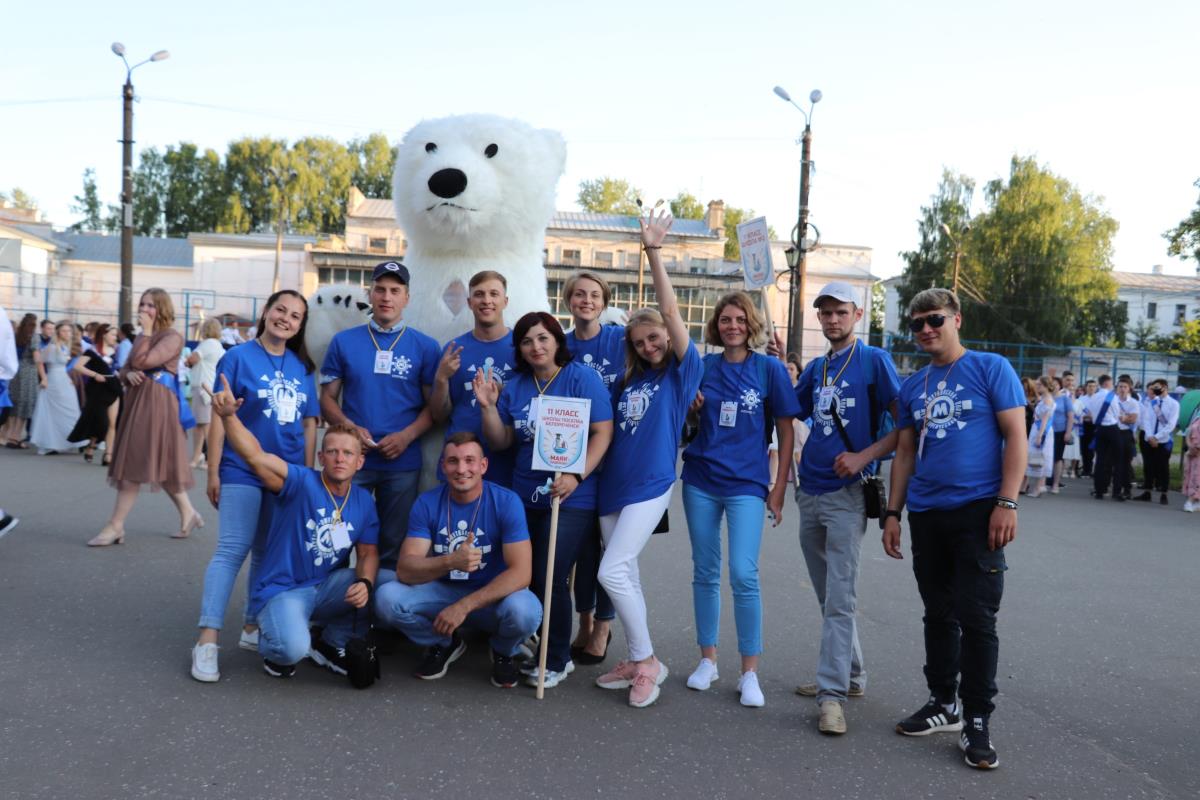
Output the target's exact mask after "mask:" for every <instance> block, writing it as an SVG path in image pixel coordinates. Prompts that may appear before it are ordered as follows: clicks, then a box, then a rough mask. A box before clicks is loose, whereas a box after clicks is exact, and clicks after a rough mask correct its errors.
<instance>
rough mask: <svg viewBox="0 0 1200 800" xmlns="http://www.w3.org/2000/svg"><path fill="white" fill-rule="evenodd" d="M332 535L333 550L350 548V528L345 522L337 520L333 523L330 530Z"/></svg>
mask: <svg viewBox="0 0 1200 800" xmlns="http://www.w3.org/2000/svg"><path fill="white" fill-rule="evenodd" d="M331 533H332V534H333V549H334V550H335V551H336V550H348V549H349V548H350V528H349V526H347V525H346V523H345V522H343V521H341V520H338V521H337V522H335V523H333V527H332V529H331Z"/></svg>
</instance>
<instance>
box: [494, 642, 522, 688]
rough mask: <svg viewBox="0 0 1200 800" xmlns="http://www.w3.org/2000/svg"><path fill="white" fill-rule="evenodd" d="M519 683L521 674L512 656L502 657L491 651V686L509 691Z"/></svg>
mask: <svg viewBox="0 0 1200 800" xmlns="http://www.w3.org/2000/svg"><path fill="white" fill-rule="evenodd" d="M520 682H521V672H520V670H518V669H517V665H516V663H515V662H514V661H513V657H512V656H503V655H500V654H499V653H497V652H496V651H495V650H493V651H492V686H495V687H497V688H499V689H511V688H513V687H514V686H516V685H517V684H518V683H520Z"/></svg>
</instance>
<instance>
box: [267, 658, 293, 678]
mask: <svg viewBox="0 0 1200 800" xmlns="http://www.w3.org/2000/svg"><path fill="white" fill-rule="evenodd" d="M263 672H265V673H267V674H268V675H270V676H271V677H272V678H290V677H292V676H293V675H295V674H296V665H295V664H276V663H275V662H274V661H272V660H271V659H269V658H264V659H263Z"/></svg>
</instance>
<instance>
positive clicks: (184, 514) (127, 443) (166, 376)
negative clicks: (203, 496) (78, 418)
mask: <svg viewBox="0 0 1200 800" xmlns="http://www.w3.org/2000/svg"><path fill="white" fill-rule="evenodd" d="M174 323H175V306H174V305H173V304H172V303H171V296H170V295H169V294H167V293H166V291H164V290H163V289H158V288H154V289H147V290H146V292H145V293H144V294H143V295H142V297H141V300H139V301H138V325H139V327H140V328H141V331H142V333H141V335H139V336H138V337H137V340H136V341H135V342H134V344H133V348H132V349H131V350H130V351H129V360H128V361H127V363H126V364H125V366H124V367H123V368H122V369H121V371H120V377H121V380H122V381H124V383H125V384H126V386H127V391H126V393H125V399H124V408H123V409H122V414H121V418H120V422H119V424H118V425H117V438H116V440H115V441H114V442H113V454H112V463H110V464H109V467H108V482H109V484H110V485H112V486H113V487H114V488H116V490H117V499H116V503H115V504H114V505H113V512H112V516H111V517H110V518H109V520H108V523H107V524H106V525H105V526H104V528H103V529H102V530H101V531H100V533H98V534H97V535H96V536H94V537H93V538H92V539H91V540H90V541H88V546H90V547H106V546H108V545H113V544H121V543H122V542H124V541H125V520H126V518H127V517H128V516H129V512H131V511H132V510H133V506H134V504H135V503H136V502H137V497H138V492H140V491H141V488H142V486H143V485H144V484H149V485H150V486H151V487H152V488H161V489H163V490H164V491H165V492H166V493H167V496H168V497H170V498H171V502H172V503H174V504H175V508H176V510H178V511H179V531H178V532H177V533H173V534H171V536H172V538H176V539H184V538H187V536H188V535H189V534H191V532H192V531H193V530H194V529H196V528H198V527H203V526H204V518H203V517H201V516H200V513H199V512H198V511H196V509H195V508H194V507H193V506H192V501H191V500H190V499H189V498H188V494H187V491H188V489H191V488H192V486H193V485H195V482H196V479H195V477H194V476H193V475H192V470H191V468H189V467H188V462H187V437H186V435H185V429H184V425H185V424H187V423H188V422H189V421H190V417H191V415H190V413H189V414H188V415H187V416H186V417H184V416H183V410H184V409H186V408H187V406H186V405H185V404H184V401H183V395H182V394H181V393H180V389H179V378H178V376H177V375H176V374H175V372H174V370H176V369H178V368H179V366H178V365H179V354H180V352H181V351H182V350H183V337H182V336H180V335H179V333H178V332H177V331H176V330H175V329H174V328H173V327H172V326H173V325H174Z"/></svg>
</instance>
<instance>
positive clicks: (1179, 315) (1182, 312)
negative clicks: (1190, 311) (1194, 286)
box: [1175, 303, 1187, 325]
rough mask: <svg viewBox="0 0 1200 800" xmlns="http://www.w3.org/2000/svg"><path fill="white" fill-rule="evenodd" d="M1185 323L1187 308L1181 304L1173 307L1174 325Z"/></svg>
mask: <svg viewBox="0 0 1200 800" xmlns="http://www.w3.org/2000/svg"><path fill="white" fill-rule="evenodd" d="M1185 322H1187V306H1186V305H1184V304H1183V303H1177V304H1176V305H1175V324H1176V325H1182V324H1183V323H1185Z"/></svg>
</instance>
